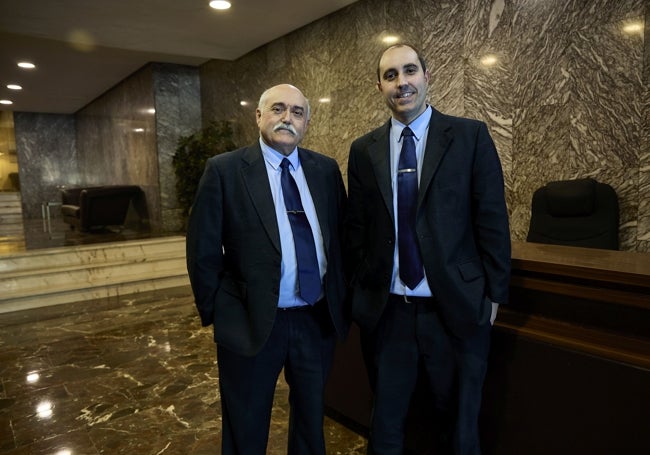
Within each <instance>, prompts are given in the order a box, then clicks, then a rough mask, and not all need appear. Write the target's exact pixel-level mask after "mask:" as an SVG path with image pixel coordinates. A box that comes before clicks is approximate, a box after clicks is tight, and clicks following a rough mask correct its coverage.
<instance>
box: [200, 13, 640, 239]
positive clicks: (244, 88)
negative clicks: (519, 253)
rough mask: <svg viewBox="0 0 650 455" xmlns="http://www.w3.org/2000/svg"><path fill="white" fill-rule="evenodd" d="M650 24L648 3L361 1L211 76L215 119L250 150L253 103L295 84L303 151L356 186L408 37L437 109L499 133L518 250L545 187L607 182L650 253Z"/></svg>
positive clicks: (204, 88)
mask: <svg viewBox="0 0 650 455" xmlns="http://www.w3.org/2000/svg"><path fill="white" fill-rule="evenodd" d="M649 14H650V2H648V1H647V0H620V1H619V0H596V1H586V0H568V1H567V0H545V1H539V0H491V1H490V0H466V1H464V0H452V1H448V2H437V1H415V0H399V1H398V0H360V1H358V2H356V3H354V4H352V5H350V6H348V7H346V8H344V9H343V10H340V11H338V12H336V13H334V14H331V15H329V16H327V17H325V18H323V19H321V20H318V21H316V22H314V23H312V24H310V25H308V26H306V27H303V28H301V29H299V30H297V31H295V32H293V33H290V34H288V35H285V36H283V37H281V38H279V39H277V40H275V41H273V42H271V43H269V44H267V45H265V46H263V47H261V48H258V49H256V50H255V51H254V52H251V53H250V54H247V55H245V56H243V57H242V58H240V59H238V60H237V61H235V62H222V61H211V62H208V63H206V64H205V65H203V66H202V67H201V95H202V113H203V114H202V115H203V121H204V122H206V121H210V120H216V119H230V120H232V121H233V122H234V123H235V131H236V132H237V134H238V141H239V142H240V143H241V145H244V144H247V143H250V142H251V141H253V140H256V138H257V136H258V133H257V127H256V125H255V122H254V108H253V107H251V106H250V105H249V106H241V105H240V104H239V102H240V101H241V100H247V101H249V102H250V101H252V102H253V103H254V104H255V103H256V101H257V98H258V97H259V95H260V94H261V92H262V91H263V90H264V89H265V88H268V87H269V86H271V85H274V84H277V83H280V82H289V83H293V84H294V85H296V86H298V87H299V88H300V89H301V90H303V92H304V93H305V95H306V96H307V97H308V98H309V99H310V100H311V103H312V106H313V107H314V113H313V116H312V122H311V125H310V129H309V131H308V132H307V135H306V137H305V140H304V142H303V145H304V146H305V147H309V148H312V149H314V150H317V151H321V152H323V153H325V154H328V155H330V156H333V157H335V158H336V159H337V161H338V162H339V164H340V166H341V169H342V171H343V173H344V174H345V173H346V167H347V154H348V151H349V146H350V143H351V142H352V141H353V140H354V139H355V138H356V137H358V136H360V135H362V134H365V133H366V132H368V131H369V130H371V129H373V128H376V127H378V126H380V125H381V124H382V123H384V122H385V121H386V120H387V119H388V117H389V113H388V110H387V108H386V107H385V106H383V102H382V100H381V98H380V95H379V93H378V92H377V88H376V65H377V58H378V56H379V52H380V51H381V50H382V49H383V48H384V47H386V46H387V44H385V43H384V42H382V39H384V38H386V37H388V36H396V37H397V39H399V40H400V41H407V42H412V43H413V44H415V45H416V46H418V47H419V48H420V49H421V51H422V54H423V56H424V57H425V59H426V61H427V65H428V69H429V71H430V74H431V80H430V86H429V100H430V102H431V104H432V105H433V106H434V107H436V108H437V109H438V110H440V111H442V112H445V113H448V114H452V115H460V116H466V117H471V118H477V119H480V120H483V121H485V122H486V123H487V124H488V127H489V129H490V132H491V134H492V137H493V139H494V141H495V143H496V145H497V149H498V151H499V155H500V157H501V161H502V166H503V170H504V176H505V182H506V198H507V202H508V207H509V212H510V216H511V219H510V221H511V231H512V237H513V239H515V240H524V239H525V237H526V234H527V232H528V223H529V219H530V203H531V199H532V194H533V192H534V191H535V189H537V188H538V187H540V186H542V185H544V184H545V183H547V182H548V181H552V180H563V179H574V178H583V177H593V178H595V179H597V180H599V181H601V182H604V183H608V184H610V185H611V186H612V187H614V189H615V190H616V191H617V193H618V195H619V199H620V207H621V233H620V241H621V242H620V243H621V249H625V250H636V251H645V252H650V202H649V201H650V182H649V180H650V175H649V174H650V171H648V169H650V162H649V159H650V158H649V157H650V146H649V145H648V137H649V136H650V133H649V132H648V130H649V129H650V126H649V122H650V120H649V116H648V113H647V111H648V109H647V107H648V104H650V100H649V97H650V95H648V92H649V91H648V82H649V75H650V70H648V67H650V51H648V48H649V47H650V46H647V45H645V44H644V43H645V40H644V36H645V34H644V28H646V27H647V26H646V24H647V22H648V21H646V20H645V18H646V17H648V15H649ZM644 49H645V54H644ZM644 69H645V72H644ZM233 72H236V73H237V77H236V78H235V77H233V76H232V74H233ZM322 98H327V99H328V101H327V102H320V101H319V100H321V99H322Z"/></svg>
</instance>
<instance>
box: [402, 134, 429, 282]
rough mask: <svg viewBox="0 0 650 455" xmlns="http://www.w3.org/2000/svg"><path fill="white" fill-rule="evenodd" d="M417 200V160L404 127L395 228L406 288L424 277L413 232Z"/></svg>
mask: <svg viewBox="0 0 650 455" xmlns="http://www.w3.org/2000/svg"><path fill="white" fill-rule="evenodd" d="M417 201H418V161H417V158H416V156H415V141H414V140H413V131H411V128H409V127H408V126H407V127H406V128H404V129H403V130H402V152H401V153H400V155H399V163H398V165H397V229H398V237H399V238H398V246H399V277H400V279H401V280H402V282H404V284H406V286H408V287H409V289H415V287H416V286H417V285H418V283H420V281H422V278H424V268H423V266H422V258H421V256H420V250H419V248H418V244H417V234H416V232H415V212H416V207H417Z"/></svg>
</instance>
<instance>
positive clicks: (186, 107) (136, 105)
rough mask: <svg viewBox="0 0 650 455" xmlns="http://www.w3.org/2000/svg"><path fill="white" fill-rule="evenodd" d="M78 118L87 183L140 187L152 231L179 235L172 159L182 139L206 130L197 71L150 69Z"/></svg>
mask: <svg viewBox="0 0 650 455" xmlns="http://www.w3.org/2000/svg"><path fill="white" fill-rule="evenodd" d="M76 117H77V146H78V149H79V170H80V172H81V174H82V175H83V176H84V179H85V182H84V183H87V184H105V183H112V184H133V185H139V186H140V187H141V188H142V189H143V191H144V193H145V195H146V201H147V211H148V214H149V224H150V227H151V229H152V230H153V231H155V232H176V231H179V230H180V229H181V228H182V221H181V219H180V217H179V212H180V210H179V209H178V203H177V201H176V191H175V177H174V172H173V169H172V166H171V159H172V156H173V154H174V152H175V150H176V143H177V141H178V138H179V137H180V136H185V135H188V134H191V133H193V132H194V131H197V130H198V129H200V128H201V114H200V98H199V75H198V69H197V68H193V67H187V66H181V65H171V64H159V63H153V64H149V65H147V66H145V67H144V68H142V69H141V70H139V71H137V72H136V73H134V74H133V75H131V76H130V77H129V78H127V79H125V80H124V81H122V82H121V83H120V84H119V85H117V86H116V87H114V88H113V89H111V90H109V91H108V92H106V93H105V94H104V95H102V96H101V97H100V98H98V99H97V100H95V101H93V102H92V103H90V104H89V105H88V106H87V107H85V108H84V109H82V110H80V111H79V112H77V114H76Z"/></svg>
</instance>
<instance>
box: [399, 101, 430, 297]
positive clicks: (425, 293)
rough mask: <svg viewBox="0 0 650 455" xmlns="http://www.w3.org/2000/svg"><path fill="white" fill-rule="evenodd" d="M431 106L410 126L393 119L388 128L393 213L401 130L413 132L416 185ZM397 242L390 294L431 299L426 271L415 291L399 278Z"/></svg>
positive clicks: (419, 173)
mask: <svg viewBox="0 0 650 455" xmlns="http://www.w3.org/2000/svg"><path fill="white" fill-rule="evenodd" d="M431 113H432V111H431V106H427V109H426V110H425V111H424V112H423V113H422V114H421V115H420V116H419V117H418V118H416V119H415V120H413V121H412V122H411V124H410V125H404V124H403V123H401V122H400V121H398V120H396V119H395V118H392V119H391V128H390V175H391V186H392V189H393V213H395V214H397V167H398V164H399V154H400V151H401V150H402V130H403V129H404V128H405V127H406V126H408V127H409V128H411V130H412V131H413V134H414V135H415V155H416V158H417V160H418V185H419V181H420V175H421V174H422V163H423V161H424V151H425V149H426V146H427V134H428V132H429V122H430V121H431ZM393 222H394V223H395V235H396V238H398V237H397V236H399V230H398V226H397V216H395V219H394V220H393ZM398 246H399V242H395V252H394V253H393V255H394V256H393V259H394V260H393V279H392V281H391V285H390V292H391V294H397V295H412V296H418V297H431V296H432V293H431V288H430V287H429V283H428V281H427V276H426V271H425V272H424V278H423V279H422V281H421V282H420V284H418V285H417V286H416V287H415V289H413V290H411V289H409V288H408V287H407V286H406V285H405V284H404V283H403V282H402V280H400V278H399V248H398Z"/></svg>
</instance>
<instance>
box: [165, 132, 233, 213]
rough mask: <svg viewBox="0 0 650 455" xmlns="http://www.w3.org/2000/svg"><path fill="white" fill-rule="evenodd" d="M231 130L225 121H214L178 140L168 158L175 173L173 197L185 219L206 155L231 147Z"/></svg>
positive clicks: (225, 150) (222, 151) (218, 152)
mask: <svg viewBox="0 0 650 455" xmlns="http://www.w3.org/2000/svg"><path fill="white" fill-rule="evenodd" d="M232 136H233V131H232V127H231V125H230V123H229V122H227V121H218V122H217V121H215V122H211V123H210V124H209V125H208V126H206V127H205V128H203V129H202V130H200V131H197V132H196V133H194V134H191V135H189V136H183V137H181V138H180V139H179V140H178V146H177V147H176V153H174V156H173V159H172V165H173V166H174V173H175V174H176V197H177V198H178V203H179V205H180V208H181V209H182V216H183V220H184V221H186V220H187V216H188V214H189V211H190V207H191V206H192V203H193V202H194V196H195V195H196V190H197V187H198V185H199V180H200V179H201V175H202V174H203V170H204V168H205V162H206V161H207V160H208V158H210V157H212V156H214V155H218V154H220V153H224V152H227V151H230V150H234V149H235V143H234V142H233V139H232Z"/></svg>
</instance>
